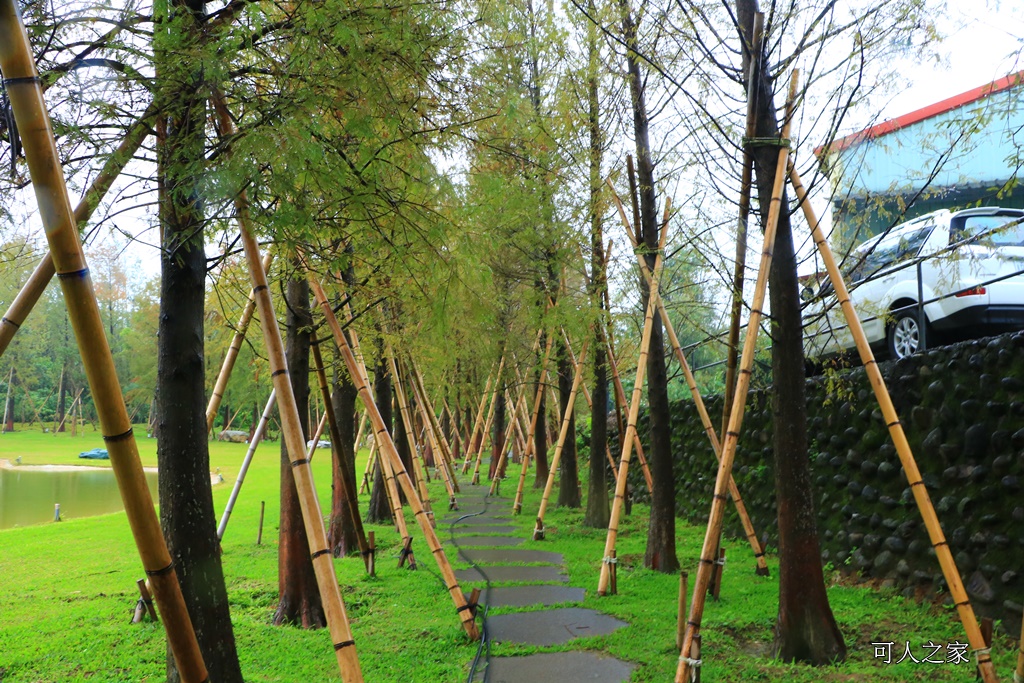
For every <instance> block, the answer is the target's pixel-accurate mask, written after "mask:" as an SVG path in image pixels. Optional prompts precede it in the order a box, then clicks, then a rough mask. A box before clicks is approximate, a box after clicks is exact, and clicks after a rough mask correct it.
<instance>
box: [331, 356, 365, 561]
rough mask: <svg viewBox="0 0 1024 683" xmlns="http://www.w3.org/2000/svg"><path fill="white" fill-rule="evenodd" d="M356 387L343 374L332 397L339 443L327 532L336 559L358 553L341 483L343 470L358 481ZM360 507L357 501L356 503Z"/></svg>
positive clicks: (333, 471)
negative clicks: (354, 552)
mask: <svg viewBox="0 0 1024 683" xmlns="http://www.w3.org/2000/svg"><path fill="white" fill-rule="evenodd" d="M357 396H358V393H357V392H356V386H355V385H354V384H353V383H352V380H351V379H349V377H348V375H347V374H346V373H344V372H341V371H338V372H336V373H335V376H334V393H333V395H332V396H331V404H332V405H333V409H334V415H335V420H336V422H337V423H338V432H339V437H340V438H339V440H338V443H337V444H335V447H334V448H333V449H332V450H333V451H334V464H333V467H332V477H331V521H330V526H329V528H328V531H327V541H328V543H330V545H331V548H332V550H333V551H334V556H335V557H342V556H344V555H347V554H349V553H351V552H353V551H357V550H359V538H358V536H357V535H356V525H355V520H354V519H352V514H351V513H350V511H349V501H348V492H347V489H346V488H345V481H344V479H342V468H344V469H345V470H347V471H348V474H349V481H358V479H356V419H357V417H358V416H357V414H356V397H357ZM356 505H358V501H356Z"/></svg>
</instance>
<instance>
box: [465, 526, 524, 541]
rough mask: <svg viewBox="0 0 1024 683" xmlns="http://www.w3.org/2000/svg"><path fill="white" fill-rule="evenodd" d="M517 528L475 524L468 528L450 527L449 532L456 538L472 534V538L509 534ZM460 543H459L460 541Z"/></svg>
mask: <svg viewBox="0 0 1024 683" xmlns="http://www.w3.org/2000/svg"><path fill="white" fill-rule="evenodd" d="M518 529H519V527H514V526H512V525H511V524H509V525H495V524H475V525H470V526H456V527H452V529H451V532H452V533H453V534H455V535H456V536H466V535H469V534H472V535H474V536H476V535H480V534H511V533H514V532H515V531H517V530H518ZM460 543H461V541H460Z"/></svg>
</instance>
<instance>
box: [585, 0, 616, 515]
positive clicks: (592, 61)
mask: <svg viewBox="0 0 1024 683" xmlns="http://www.w3.org/2000/svg"><path fill="white" fill-rule="evenodd" d="M588 7H589V8H590V14H591V16H595V15H594V0H590V2H589V3H588ZM587 54H588V69H587V93H588V97H587V102H588V112H587V118H588V124H589V125H588V128H589V132H590V250H591V251H590V300H591V305H594V306H595V307H596V308H597V312H598V320H597V324H596V325H595V326H594V328H593V329H594V340H593V342H592V344H593V350H594V351H593V353H594V389H593V391H591V392H590V399H591V409H590V477H589V478H588V484H587V514H586V515H585V516H584V517H583V524H584V526H588V527H591V528H594V529H607V528H608V523H609V521H610V518H611V510H610V509H609V502H608V482H607V478H606V471H607V470H606V468H605V457H604V456H605V452H606V450H607V448H608V363H607V357H606V354H605V350H604V340H603V337H602V335H601V329H602V327H603V326H604V324H605V319H606V318H605V316H606V312H605V309H604V294H605V289H606V287H607V281H606V279H605V267H604V234H603V231H602V228H603V226H602V212H601V201H600V199H601V185H602V183H601V159H602V157H603V155H604V141H603V139H602V135H601V118H600V116H601V109H600V100H599V97H598V96H599V93H598V69H599V67H600V63H599V60H600V53H599V49H598V43H597V29H596V27H595V26H594V25H593V23H591V22H588V23H587Z"/></svg>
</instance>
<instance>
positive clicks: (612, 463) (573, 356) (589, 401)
mask: <svg viewBox="0 0 1024 683" xmlns="http://www.w3.org/2000/svg"><path fill="white" fill-rule="evenodd" d="M562 339H564V340H565V350H566V351H568V352H569V360H571V361H572V365H573V367H576V354H575V353H573V350H572V344H571V343H569V335H568V334H567V333H566V331H565V328H564V327H563V328H562ZM580 358H581V359H582V358H583V354H580ZM580 389H582V390H583V398H584V399H585V400H586V402H587V408H588V409H589V410H593V408H594V401H593V399H592V398H591V397H590V392H589V391H588V390H587V383H586V382H584V383H583V384H582V386H580ZM604 454H605V457H606V458H607V459H608V465H609V466H611V468H612V476H613V477H615V476H617V475H618V473H617V472H616V471H615V459H614V458H612V451H611V448H610V447H609V446H608V441H607V440H605V443H604ZM643 464H644V465H645V466H646V464H647V463H646V462H644V463H643ZM646 474H647V475H648V476H650V472H646Z"/></svg>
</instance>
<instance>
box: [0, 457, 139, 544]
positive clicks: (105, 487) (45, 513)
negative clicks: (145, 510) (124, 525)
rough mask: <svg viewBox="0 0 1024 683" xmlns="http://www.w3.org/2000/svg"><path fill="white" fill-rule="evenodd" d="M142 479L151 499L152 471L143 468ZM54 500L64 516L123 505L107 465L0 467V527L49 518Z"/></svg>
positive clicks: (99, 513) (111, 472) (103, 512)
mask: <svg viewBox="0 0 1024 683" xmlns="http://www.w3.org/2000/svg"><path fill="white" fill-rule="evenodd" d="M146 481H147V482H148V483H149V490H150V493H152V494H153V498H154V499H155V498H156V495H157V494H156V472H147V473H146ZM56 503H60V515H61V517H62V518H64V519H71V518H75V517H90V516H92V515H102V514H106V513H108V512H117V511H118V510H123V509H124V505H123V504H122V503H121V494H120V492H119V491H118V488H117V481H116V480H115V479H114V472H113V470H110V469H105V468H99V467H83V468H78V469H75V470H58V471H53V470H50V471H47V470H45V469H43V468H35V467H16V468H14V469H3V468H0V529H9V528H11V527H15V526H29V525H31V524H43V523H45V522H52V521H53V506H54V504H56Z"/></svg>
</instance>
